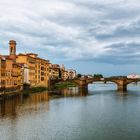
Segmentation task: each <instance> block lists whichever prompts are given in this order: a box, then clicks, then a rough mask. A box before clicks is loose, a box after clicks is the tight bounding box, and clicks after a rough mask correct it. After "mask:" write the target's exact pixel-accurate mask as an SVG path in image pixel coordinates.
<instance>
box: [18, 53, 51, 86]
mask: <svg viewBox="0 0 140 140" xmlns="http://www.w3.org/2000/svg"><path fill="white" fill-rule="evenodd" d="M16 62H17V63H22V64H25V65H26V68H27V69H28V72H27V69H26V75H25V74H24V77H23V78H24V79H26V81H27V82H26V83H28V84H30V86H31V87H34V86H45V87H48V79H49V60H45V59H42V58H39V57H38V55H37V54H34V53H27V54H19V55H17V58H16ZM24 81H25V80H24Z"/></svg>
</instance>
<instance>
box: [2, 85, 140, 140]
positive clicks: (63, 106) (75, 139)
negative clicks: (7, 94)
mask: <svg viewBox="0 0 140 140" xmlns="http://www.w3.org/2000/svg"><path fill="white" fill-rule="evenodd" d="M116 89H117V87H116V86H115V85H114V84H111V83H110V84H92V85H89V92H88V93H85V92H84V93H83V92H80V93H79V91H78V89H77V88H70V89H66V90H64V91H61V92H60V93H59V94H57V95H55V98H54V97H52V96H49V95H48V93H47V92H43V93H37V94H31V95H30V96H16V97H12V98H9V99H1V100H0V140H140V85H139V84H138V85H134V84H132V85H129V86H128V92H127V93H125V94H122V93H118V92H117V91H116Z"/></svg>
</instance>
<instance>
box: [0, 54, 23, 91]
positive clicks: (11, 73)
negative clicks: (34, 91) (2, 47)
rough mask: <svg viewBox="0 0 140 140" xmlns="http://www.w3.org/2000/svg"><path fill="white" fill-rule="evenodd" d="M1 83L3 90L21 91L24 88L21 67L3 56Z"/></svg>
mask: <svg viewBox="0 0 140 140" xmlns="http://www.w3.org/2000/svg"><path fill="white" fill-rule="evenodd" d="M0 61H1V68H0V69H1V70H0V71H1V72H0V73H1V76H0V79H1V82H0V87H1V89H2V90H4V89H6V90H10V91H11V90H19V89H21V88H22V73H21V66H20V65H18V64H16V63H15V62H14V61H13V59H11V58H9V57H6V56H2V57H1V59H0Z"/></svg>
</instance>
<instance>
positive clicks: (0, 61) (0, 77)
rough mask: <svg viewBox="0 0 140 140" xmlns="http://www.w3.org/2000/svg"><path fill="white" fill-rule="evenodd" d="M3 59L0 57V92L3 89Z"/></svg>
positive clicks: (4, 65)
mask: <svg viewBox="0 0 140 140" xmlns="http://www.w3.org/2000/svg"><path fill="white" fill-rule="evenodd" d="M5 68H6V63H5V58H3V57H2V56H0V91H1V90H4V89H5Z"/></svg>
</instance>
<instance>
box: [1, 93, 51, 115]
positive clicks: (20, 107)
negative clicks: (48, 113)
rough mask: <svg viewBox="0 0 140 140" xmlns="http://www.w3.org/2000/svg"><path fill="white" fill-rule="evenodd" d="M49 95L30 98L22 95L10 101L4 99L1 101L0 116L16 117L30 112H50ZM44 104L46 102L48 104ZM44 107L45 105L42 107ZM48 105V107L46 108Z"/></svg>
mask: <svg viewBox="0 0 140 140" xmlns="http://www.w3.org/2000/svg"><path fill="white" fill-rule="evenodd" d="M48 100H49V95H48V94H47V93H45V92H44V93H39V94H32V95H29V96H28V97H23V96H22V95H18V96H15V97H13V98H10V99H3V100H1V101H0V116H12V117H16V116H18V115H20V114H22V115H24V114H26V111H27V112H29V110H30V109H31V110H39V109H40V108H41V109H44V110H48ZM46 101H47V103H46V104H44V102H46ZM42 105H44V106H43V107H42ZM46 105H47V106H46Z"/></svg>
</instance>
